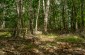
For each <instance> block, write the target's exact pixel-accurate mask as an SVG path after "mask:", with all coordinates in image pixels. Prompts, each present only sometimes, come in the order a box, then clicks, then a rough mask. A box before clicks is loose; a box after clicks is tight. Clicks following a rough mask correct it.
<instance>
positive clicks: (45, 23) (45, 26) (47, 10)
mask: <svg viewBox="0 0 85 55" xmlns="http://www.w3.org/2000/svg"><path fill="white" fill-rule="evenodd" d="M44 4H45V3H44ZM44 4H43V5H44ZM44 7H45V6H44ZM49 7H50V0H47V3H46V9H45V16H44V32H47V24H48V15H49Z"/></svg>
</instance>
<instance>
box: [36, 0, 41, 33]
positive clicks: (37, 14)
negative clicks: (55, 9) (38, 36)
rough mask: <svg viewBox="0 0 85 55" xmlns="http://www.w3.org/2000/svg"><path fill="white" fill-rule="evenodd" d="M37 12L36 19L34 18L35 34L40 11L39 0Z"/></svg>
mask: <svg viewBox="0 0 85 55" xmlns="http://www.w3.org/2000/svg"><path fill="white" fill-rule="evenodd" d="M38 3H39V4H38V10H37V15H36V16H37V17H36V26H35V31H36V32H37V29H38V18H39V10H40V0H39V1H38Z"/></svg>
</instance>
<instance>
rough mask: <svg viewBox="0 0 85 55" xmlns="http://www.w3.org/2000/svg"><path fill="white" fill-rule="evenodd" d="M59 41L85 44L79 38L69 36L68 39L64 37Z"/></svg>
mask: <svg viewBox="0 0 85 55" xmlns="http://www.w3.org/2000/svg"><path fill="white" fill-rule="evenodd" d="M56 40H57V41H60V42H71V43H80V42H84V39H82V38H80V37H78V36H68V37H64V38H61V37H60V38H56Z"/></svg>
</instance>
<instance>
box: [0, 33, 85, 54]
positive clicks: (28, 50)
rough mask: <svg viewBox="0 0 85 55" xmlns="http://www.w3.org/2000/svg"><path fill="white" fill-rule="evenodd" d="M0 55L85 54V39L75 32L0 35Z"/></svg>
mask: <svg viewBox="0 0 85 55" xmlns="http://www.w3.org/2000/svg"><path fill="white" fill-rule="evenodd" d="M0 55H85V40H84V39H82V38H80V37H79V36H78V35H75V34H63V35H57V34H48V35H43V34H42V35H37V36H36V37H29V38H26V39H23V38H17V39H14V38H11V37H0Z"/></svg>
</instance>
